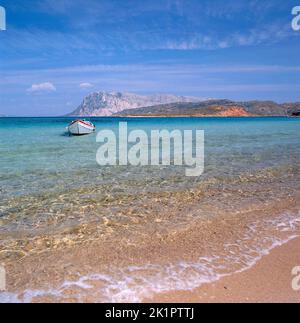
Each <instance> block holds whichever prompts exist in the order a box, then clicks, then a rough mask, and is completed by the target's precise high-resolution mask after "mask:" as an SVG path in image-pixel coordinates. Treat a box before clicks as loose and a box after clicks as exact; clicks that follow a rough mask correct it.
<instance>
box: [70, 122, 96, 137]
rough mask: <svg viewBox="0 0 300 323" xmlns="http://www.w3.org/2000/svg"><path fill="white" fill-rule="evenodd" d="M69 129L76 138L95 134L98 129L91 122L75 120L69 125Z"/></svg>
mask: <svg viewBox="0 0 300 323" xmlns="http://www.w3.org/2000/svg"><path fill="white" fill-rule="evenodd" d="M67 129H68V131H69V133H70V134H72V135H74V136H82V135H88V134H90V133H92V132H94V131H95V129H96V127H95V126H94V125H93V124H92V123H91V122H90V121H86V120H74V121H72V122H71V123H70V124H69V125H68V127H67Z"/></svg>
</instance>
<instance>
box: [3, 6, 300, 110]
mask: <svg viewBox="0 0 300 323" xmlns="http://www.w3.org/2000/svg"><path fill="white" fill-rule="evenodd" d="M297 5H298V6H300V0H286V1H282V0H263V1H261V0H247V1H245V0H226V1H224V0H59V1H58V0H56V1H54V0H0V6H2V7H4V8H5V10H6V23H7V30H6V31H0V115H10V116H56V115H64V114H66V113H68V112H71V111H73V110H75V108H77V106H78V105H79V104H80V103H81V101H82V100H83V98H84V97H85V96H86V95H88V94H89V93H92V92H96V91H121V92H133V93H138V94H152V93H170V94H178V95H191V96H199V97H203V98H226V99H232V100H274V101H277V102H291V101H300V77H299V76H300V60H299V52H300V31H294V30H293V29H292V27H291V22H292V19H293V18H294V16H293V15H292V9H293V7H295V6H297Z"/></svg>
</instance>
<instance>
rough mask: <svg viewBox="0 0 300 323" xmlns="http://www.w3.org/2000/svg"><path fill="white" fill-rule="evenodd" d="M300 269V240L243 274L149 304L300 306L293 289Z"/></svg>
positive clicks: (283, 246)
mask: <svg viewBox="0 0 300 323" xmlns="http://www.w3.org/2000/svg"><path fill="white" fill-rule="evenodd" d="M295 266H300V238H299V237H298V238H295V239H294V240H292V241H290V242H287V243H286V244H284V245H282V246H280V247H277V248H275V249H273V250H272V251H271V252H270V254H269V255H267V256H264V257H263V258H262V259H261V260H260V261H259V262H258V263H257V264H256V265H255V266H253V267H252V268H251V269H248V270H246V271H244V272H240V273H235V274H232V275H230V276H227V277H224V278H222V279H220V280H219V281H217V282H214V283H210V284H204V285H203V286H201V287H199V288H196V289H194V290H192V291H177V292H171V293H164V294H160V295H156V297H154V298H152V299H150V300H147V301H149V302H192V303H199V302H201V303H236V302H238V303H242V302H243V303H244V302H246V303H253V302H255V303H263V302H268V303H277V302H280V303H285V302H293V303H300V291H295V290H293V288H292V279H293V278H294V277H295V276H292V269H293V268H294V267H295Z"/></svg>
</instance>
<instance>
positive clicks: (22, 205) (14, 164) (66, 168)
mask: <svg viewBox="0 0 300 323" xmlns="http://www.w3.org/2000/svg"><path fill="white" fill-rule="evenodd" d="M70 121H71V119H69V118H2V119H0V138H1V141H0V154H1V158H0V190H1V201H0V218H2V219H3V218H4V219H6V220H7V221H6V222H5V223H6V225H4V226H2V228H1V229H0V230H4V229H7V230H9V229H10V227H11V226H15V220H16V218H18V219H19V221H20V222H19V227H20V224H21V223H23V221H24V223H23V224H24V226H26V225H27V224H29V225H32V222H34V221H36V220H37V218H38V216H37V215H36V214H30V211H29V210H32V212H38V214H39V215H41V213H43V211H44V210H45V209H47V208H49V207H51V203H54V201H55V196H53V195H51V194H55V195H56V197H57V200H58V201H59V200H60V203H65V205H61V207H62V212H67V211H68V210H69V211H70V212H71V211H72V207H73V205H72V203H77V202H78V201H77V200H78V194H80V195H82V194H87V197H86V199H83V203H88V200H89V197H88V194H89V189H90V190H91V192H92V191H94V189H95V187H97V186H98V187H105V186H106V187H109V189H110V190H111V191H112V192H117V191H120V192H122V191H123V192H124V191H126V192H127V193H129V192H132V194H134V193H136V192H139V191H140V190H143V192H145V191H156V190H158V191H159V190H177V189H182V188H184V187H189V186H191V185H193V184H194V183H195V182H197V183H199V182H200V183H201V181H203V180H205V179H207V178H214V177H223V178H224V177H231V176H235V175H238V174H240V173H242V172H246V171H247V172H255V171H257V170H259V169H263V168H267V167H270V168H272V167H274V168H279V167H296V168H298V167H299V164H300V131H299V129H300V119H297V118H294V119H291V118H207V119H204V118H151V119H146V118H145V119H144V118H141V119H115V118H91V121H92V122H94V123H95V125H96V127H97V130H98V131H99V130H103V129H112V130H115V131H116V133H117V129H118V125H119V122H120V121H127V122H128V128H129V131H130V130H131V129H143V130H146V131H147V132H149V131H150V130H155V129H168V130H173V129H181V130H190V129H193V130H195V129H200V130H204V131H205V172H204V174H203V175H202V176H201V177H199V178H196V179H195V178H187V177H185V172H184V169H185V168H184V167H100V166H98V165H97V163H96V152H97V149H98V147H99V144H98V143H97V142H96V134H91V135H89V136H84V137H70V136H68V134H67V133H66V129H65V127H66V126H67V125H68V123H69V122H70ZM80 189H82V192H81V193H78V190H80ZM84 192H85V193H84ZM77 193H78V194H77ZM68 196H69V198H68ZM50 197H51V198H50ZM74 197H75V199H74ZM18 199H19V200H18ZM72 199H73V200H72ZM47 200H48V203H47ZM51 201H52V202H51ZM75 201H77V202H75ZM35 203H36V208H34V204H35ZM57 203H58V202H57ZM66 204H68V205H69V208H68V209H66ZM47 213H49V212H47ZM50 213H51V212H50ZM42 216H43V217H45V215H42ZM48 216H50V214H48ZM10 219H11V220H12V219H13V221H10ZM25 219H26V220H25ZM34 219H35V220H34Z"/></svg>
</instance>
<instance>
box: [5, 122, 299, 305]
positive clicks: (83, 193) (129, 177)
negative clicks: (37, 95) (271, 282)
mask: <svg viewBox="0 0 300 323" xmlns="http://www.w3.org/2000/svg"><path fill="white" fill-rule="evenodd" d="M71 120H72V119H71V118H64V117H48V118H0V156H1V157H0V264H1V265H2V267H3V268H5V271H6V285H7V286H6V290H5V291H2V292H0V302H41V301H47V302H52V301H53V302H57V301H59V302H88V301H92V302H143V301H145V300H147V299H155V297H156V295H159V294H161V293H166V292H169V291H175V292H176V291H180V290H181V291H182V290H193V289H194V288H197V287H199V286H200V285H201V284H203V283H207V282H212V281H216V280H218V279H220V278H221V277H223V276H226V275H230V274H232V273H233V272H239V271H243V270H246V269H248V268H249V267H251V266H253V265H254V264H255V263H256V262H257V261H258V260H259V259H261V257H263V256H264V255H265V254H267V253H269V252H270V250H272V249H273V248H274V247H276V246H278V245H281V244H283V243H285V242H287V241H289V240H290V239H293V238H295V237H296V236H298V235H299V232H300V202H299V193H300V181H299V179H300V176H299V175H300V171H299V166H300V119H299V118H285V117H247V118H194V117H191V118H180V117H178V118H109V117H107V118H100V117H99V118H98V117H92V118H89V119H88V120H89V121H91V122H93V123H94V124H95V125H96V132H95V133H92V134H90V135H87V136H80V137H75V136H70V135H69V134H68V132H67V130H66V127H67V125H68V124H69V123H70V122H71ZM120 122H127V125H128V131H129V132H130V131H132V130H144V131H145V132H146V133H147V134H150V133H151V131H152V130H162V129H164V130H169V131H172V130H181V131H184V130H193V131H196V130H204V138H205V142H204V156H203V158H204V172H203V174H202V175H200V176H197V177H189V176H186V173H185V169H186V168H185V167H184V165H183V166H175V165H170V166H168V165H165V166H162V165H159V166H151V165H145V166H133V165H128V166H119V165H115V166H110V165H107V166H100V165H99V164H98V163H97V160H96V154H97V151H98V149H99V147H100V143H99V142H97V140H96V138H97V133H98V132H99V131H101V130H112V131H114V132H115V133H116V135H118V127H119V123H120ZM149 145H151V144H150V143H149ZM148 148H149V149H150V148H151V147H150V146H149V147H148ZM171 149H174V147H173V146H172V145H171ZM0 279H1V277H0Z"/></svg>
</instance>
